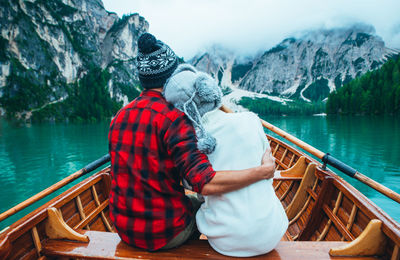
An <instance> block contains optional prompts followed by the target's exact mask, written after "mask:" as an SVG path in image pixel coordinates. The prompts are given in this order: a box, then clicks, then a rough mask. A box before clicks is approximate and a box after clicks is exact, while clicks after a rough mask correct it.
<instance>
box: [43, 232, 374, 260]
mask: <svg viewBox="0 0 400 260" xmlns="http://www.w3.org/2000/svg"><path fill="white" fill-rule="evenodd" d="M79 232H80V233H82V234H84V235H87V236H88V237H89V239H90V242H89V243H85V242H74V241H68V240H57V239H49V240H47V241H46V242H44V243H43V247H42V251H41V254H42V255H45V256H49V257H56V258H60V257H69V258H81V259H171V258H174V259H204V258H209V259H229V257H227V256H223V255H221V254H219V253H217V252H216V251H214V250H213V249H212V248H211V247H210V246H209V244H208V242H207V240H193V241H189V242H187V243H186V244H185V245H183V246H181V247H178V248H175V249H171V250H166V251H160V252H156V253H151V252H147V251H144V250H141V249H138V248H134V247H131V246H129V245H127V244H126V243H124V242H122V241H121V239H120V238H119V236H118V234H116V233H111V232H99V231H89V230H80V231H79ZM344 244H346V242H286V241H281V242H280V243H279V244H278V246H277V248H276V249H275V250H273V251H272V252H270V253H268V254H265V255H262V256H258V257H254V258H257V259H348V258H346V257H330V256H329V253H328V252H329V250H330V249H331V248H332V247H338V246H342V245H344ZM246 259H248V258H246ZM351 259H363V260H365V259H375V258H373V257H359V258H357V257H356V258H351Z"/></svg>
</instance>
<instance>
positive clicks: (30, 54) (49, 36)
mask: <svg viewBox="0 0 400 260" xmlns="http://www.w3.org/2000/svg"><path fill="white" fill-rule="evenodd" d="M148 27H149V24H148V22H147V21H146V20H145V19H144V18H143V17H141V16H139V15H138V14H132V15H128V16H124V17H123V18H122V19H120V18H119V17H118V16H117V15H116V14H115V13H110V12H107V11H106V10H105V9H104V6H103V3H102V1H101V0H74V1H71V0H52V1H47V0H26V1H14V0H3V1H1V3H0V28H1V29H0V30H1V32H0V33H1V34H0V114H1V113H7V115H9V116H19V117H26V118H28V117H30V116H31V115H32V113H33V114H34V113H35V112H37V111H40V110H43V109H44V108H46V109H47V107H48V106H50V107H51V106H54V104H59V105H60V104H62V103H65V102H66V101H67V100H68V98H69V97H71V96H72V95H75V96H77V95H78V96H79V95H81V96H80V98H81V99H82V101H84V102H85V101H86V102H90V98H92V99H94V100H96V99H97V98H98V96H90V95H89V96H88V97H84V96H83V94H82V92H83V91H84V85H85V84H86V83H85V82H87V79H89V78H93V79H95V82H92V83H89V82H87V83H88V84H93V85H96V84H97V86H98V88H99V89H98V92H99V93H102V95H105V97H104V98H106V99H109V100H108V101H110V102H117V103H126V102H127V101H128V98H130V96H133V95H135V94H136V92H138V91H139V89H136V91H135V89H132V86H136V87H137V86H138V84H137V83H138V78H137V76H136V65H135V61H134V58H135V57H136V54H137V46H136V41H137V38H138V37H139V35H140V34H142V33H143V32H146V31H147V30H148ZM85 78H86V79H85ZM94 89H95V87H93V88H92V90H93V91H94ZM87 91H90V90H89V89H88V90H87ZM94 92H96V91H94ZM85 94H86V93H85ZM93 95H94V94H93ZM99 95H100V94H99ZM107 95H108V96H107ZM85 98H86V99H87V100H85ZM70 102H72V101H70ZM58 109H60V106H59V107H58ZM95 109H96V108H95V107H93V108H92V110H95ZM61 110H65V109H61ZM70 110H71V108H70ZM61 112H63V113H64V112H65V113H64V114H65V115H66V116H69V115H70V114H71V113H72V114H73V113H74V111H69V112H68V111H61ZM106 112H107V111H104V113H106ZM106 114H109V113H108V112H107V113H106Z"/></svg>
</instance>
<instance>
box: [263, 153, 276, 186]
mask: <svg viewBox="0 0 400 260" xmlns="http://www.w3.org/2000/svg"><path fill="white" fill-rule="evenodd" d="M261 167H262V169H263V178H264V179H271V178H273V177H274V173H275V158H274V157H273V156H272V153H271V150H270V149H267V150H266V151H265V153H264V155H263V157H262V160H261Z"/></svg>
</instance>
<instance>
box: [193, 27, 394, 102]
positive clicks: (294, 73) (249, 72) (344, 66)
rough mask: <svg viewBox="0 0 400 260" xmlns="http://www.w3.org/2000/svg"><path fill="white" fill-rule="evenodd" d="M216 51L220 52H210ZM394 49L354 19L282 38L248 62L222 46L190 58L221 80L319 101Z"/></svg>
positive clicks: (245, 88)
mask: <svg viewBox="0 0 400 260" xmlns="http://www.w3.org/2000/svg"><path fill="white" fill-rule="evenodd" d="M218 53H222V57H221V56H219V57H218V58H214V56H215V55H216V54H218ZM396 53H398V52H397V51H395V50H391V49H389V48H387V47H386V46H385V43H384V42H383V40H382V39H381V38H380V37H378V36H377V35H375V31H374V28H373V27H371V26H367V25H359V24H358V25H354V26H351V27H348V28H336V29H330V30H315V31H309V32H307V33H304V34H303V35H302V36H301V37H299V38H288V39H285V40H283V41H282V42H281V43H279V44H278V45H276V46H275V47H274V48H272V49H270V50H268V51H266V52H264V53H263V54H262V55H260V56H257V57H255V58H253V59H252V60H247V61H246V62H239V59H238V58H236V57H234V56H230V57H228V58H227V57H226V54H224V53H223V51H221V50H219V51H218V52H215V50H213V51H211V52H209V53H205V54H202V55H198V56H196V57H195V59H193V60H192V61H191V62H192V64H194V65H195V66H196V67H198V68H199V69H201V70H206V69H205V68H206V66H205V65H207V66H208V67H207V69H208V70H209V72H210V73H212V74H214V76H215V77H216V78H217V80H218V81H219V82H220V83H222V84H223V83H224V82H228V83H229V84H231V86H237V87H238V88H240V89H243V90H247V91H251V92H256V93H264V94H269V95H273V96H280V97H285V98H290V99H302V100H306V101H318V100H323V99H325V98H326V97H327V96H328V94H329V93H330V92H332V91H333V90H335V89H337V88H340V87H341V86H342V85H343V84H344V83H346V82H349V81H350V80H351V79H354V78H356V77H358V76H360V75H362V74H364V73H366V72H367V71H371V70H374V69H377V68H379V67H380V66H381V65H382V64H383V63H385V62H386V61H387V60H388V58H390V57H392V56H393V55H395V54H396ZM206 71H207V70H206ZM216 72H217V74H216ZM224 77H225V78H224ZM219 79H222V80H219Z"/></svg>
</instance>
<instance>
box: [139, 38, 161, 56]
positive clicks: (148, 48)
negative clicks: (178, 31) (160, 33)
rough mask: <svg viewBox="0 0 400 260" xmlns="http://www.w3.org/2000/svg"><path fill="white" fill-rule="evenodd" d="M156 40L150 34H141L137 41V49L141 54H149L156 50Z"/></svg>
mask: <svg viewBox="0 0 400 260" xmlns="http://www.w3.org/2000/svg"><path fill="white" fill-rule="evenodd" d="M156 43H157V39H156V37H154V36H153V35H152V34H150V33H145V34H142V35H141V36H140V37H139V40H138V48H139V51H140V52H141V53H145V54H148V53H151V52H153V51H155V50H156V49H157V46H156Z"/></svg>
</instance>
